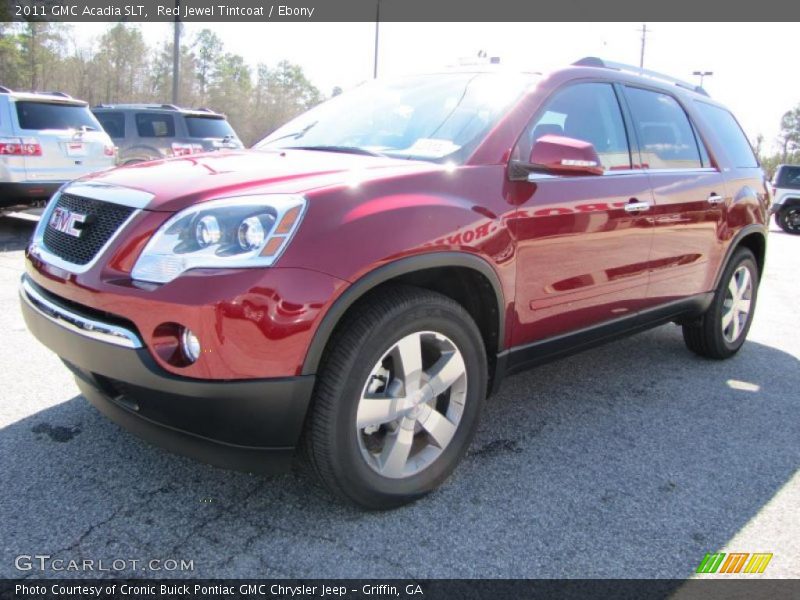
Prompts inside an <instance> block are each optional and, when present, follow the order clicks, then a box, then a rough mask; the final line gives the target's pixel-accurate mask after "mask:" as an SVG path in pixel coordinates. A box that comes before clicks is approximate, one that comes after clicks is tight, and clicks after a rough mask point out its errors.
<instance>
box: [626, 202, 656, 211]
mask: <svg viewBox="0 0 800 600" xmlns="http://www.w3.org/2000/svg"><path fill="white" fill-rule="evenodd" d="M648 208H650V203H649V202H628V203H627V204H626V205H625V212H639V211H641V210H647V209H648Z"/></svg>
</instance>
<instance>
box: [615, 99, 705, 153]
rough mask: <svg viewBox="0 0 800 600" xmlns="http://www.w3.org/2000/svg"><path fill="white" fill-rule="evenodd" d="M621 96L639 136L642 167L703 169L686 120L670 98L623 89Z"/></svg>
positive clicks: (690, 127) (692, 134)
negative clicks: (629, 110)
mask: <svg viewBox="0 0 800 600" xmlns="http://www.w3.org/2000/svg"><path fill="white" fill-rule="evenodd" d="M625 95H626V96H627V98H628V104H629V105H630V108H631V114H632V116H633V122H634V124H635V126H636V130H637V133H638V135H639V146H640V150H641V154H642V166H643V167H644V168H650V169H694V168H699V167H702V166H703V163H702V161H701V160H700V150H699V148H698V146H697V139H696V138H695V136H694V131H693V130H692V124H691V123H690V122H689V117H687V116H686V113H685V112H684V111H683V108H682V107H681V105H680V104H678V101H677V100H675V98H673V97H672V96H668V95H667V94H662V93H660V92H653V91H650V90H643V89H640V88H633V87H626V88H625Z"/></svg>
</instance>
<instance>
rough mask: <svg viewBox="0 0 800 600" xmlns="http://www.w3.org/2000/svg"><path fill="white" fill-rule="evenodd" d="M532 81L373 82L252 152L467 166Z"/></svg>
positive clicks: (464, 77)
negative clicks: (347, 154) (313, 152)
mask: <svg viewBox="0 0 800 600" xmlns="http://www.w3.org/2000/svg"><path fill="white" fill-rule="evenodd" d="M532 82H533V76H531V75H523V74H518V73H515V74H503V73H448V74H436V75H420V76H415V77H407V78H403V79H399V80H394V81H375V82H371V83H368V84H364V85H362V86H360V87H358V88H356V89H354V90H352V91H350V92H347V93H345V94H342V95H341V96H337V97H335V98H333V99H332V100H329V101H328V102H325V103H324V104H321V105H319V106H317V107H316V108H313V109H311V110H309V111H308V112H306V113H304V114H302V115H300V116H299V117H297V118H296V119H294V120H292V121H290V122H289V123H287V124H286V125H284V126H283V127H280V128H279V129H277V130H276V131H274V132H273V133H272V134H270V135H269V136H267V137H266V138H264V139H263V140H261V141H260V142H259V143H258V144H256V145H255V148H258V149H267V148H309V149H320V150H333V151H353V152H358V153H361V154H380V155H388V156H392V157H399V158H410V159H421V160H430V161H443V160H448V161H453V162H462V161H463V160H465V159H466V158H467V156H468V155H469V153H470V151H471V150H472V149H474V148H475V147H476V146H477V144H478V143H479V142H480V140H481V139H482V138H483V137H484V135H485V134H486V133H487V132H488V130H489V129H490V128H491V127H492V126H493V125H494V124H495V123H496V122H497V121H498V119H499V118H500V116H501V115H502V114H503V112H504V111H505V110H506V109H507V108H508V107H509V106H510V105H511V104H512V103H513V102H514V101H516V100H517V99H518V98H519V97H520V96H521V94H522V92H523V91H525V89H527V88H528V87H529V86H530V84H531V83H532Z"/></svg>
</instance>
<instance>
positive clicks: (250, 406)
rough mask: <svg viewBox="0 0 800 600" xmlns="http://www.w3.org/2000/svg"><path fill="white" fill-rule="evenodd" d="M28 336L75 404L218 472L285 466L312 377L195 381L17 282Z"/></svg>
mask: <svg viewBox="0 0 800 600" xmlns="http://www.w3.org/2000/svg"><path fill="white" fill-rule="evenodd" d="M20 296H21V300H22V302H21V304H22V313H23V316H24V318H25V322H26V323H27V325H28V328H29V329H30V331H31V332H32V333H33V334H34V335H35V336H36V338H37V339H38V340H39V341H40V342H42V343H43V344H44V345H45V346H47V347H48V348H50V349H51V350H53V351H54V352H55V353H56V354H57V355H58V356H59V357H60V358H61V359H62V360H63V361H64V363H65V364H66V365H67V366H68V367H69V368H70V369H71V370H72V371H73V373H74V374H75V376H76V381H77V383H78V387H79V388H80V390H81V392H82V393H83V394H84V396H85V397H86V398H87V399H88V400H89V401H90V402H91V403H92V404H94V405H95V406H96V407H97V408H98V409H99V410H100V411H101V412H103V413H104V414H105V415H106V416H108V417H109V418H111V419H112V420H113V421H115V422H116V423H118V424H119V425H121V426H122V427H124V428H126V429H128V430H130V431H131V432H133V433H134V434H136V435H138V436H139V437H142V438H144V439H145V440H147V441H150V442H152V443H154V444H157V445H159V446H163V447H165V448H166V449H168V450H171V451H173V452H176V453H178V454H183V455H186V456H190V457H193V458H196V459H198V460H201V461H203V462H208V463H211V464H214V465H217V466H221V467H225V468H232V469H237V470H243V471H251V472H259V473H272V472H276V471H281V470H283V469H285V468H286V467H288V465H289V463H290V461H291V458H292V455H293V454H294V449H295V446H296V445H297V442H298V439H299V437H300V433H301V430H302V427H303V422H304V420H305V415H306V411H307V409H308V405H309V401H310V398H311V392H312V389H313V386H314V376H313V375H309V376H298V377H285V378H275V379H247V380H224V381H220V380H200V379H193V378H187V377H180V376H178V375H174V374H172V373H169V372H167V371H165V370H164V369H162V368H161V367H160V366H159V365H158V364H156V362H155V361H154V360H153V358H152V356H151V355H150V353H149V351H148V350H147V349H146V348H144V347H143V345H142V343H141V340H140V339H139V337H138V335H137V334H136V332H135V331H132V330H129V329H127V328H125V327H124V324H122V325H120V324H119V323H103V322H98V321H97V318H96V317H95V316H93V315H87V314H82V313H81V312H80V310H79V309H76V308H75V307H74V306H71V305H68V304H66V303H60V302H59V299H58V298H57V297H54V296H53V295H52V294H49V293H47V292H46V291H45V290H43V289H42V288H40V287H39V286H37V285H36V284H35V283H33V282H32V281H31V280H30V278H29V277H27V276H23V279H22V285H21V287H20Z"/></svg>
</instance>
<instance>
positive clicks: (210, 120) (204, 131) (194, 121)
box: [186, 117, 236, 138]
mask: <svg viewBox="0 0 800 600" xmlns="http://www.w3.org/2000/svg"><path fill="white" fill-rule="evenodd" d="M186 127H187V128H188V129H189V137H196V138H224V137H227V136H235V135H236V134H235V133H234V132H233V128H232V127H231V126H230V125H229V124H228V122H227V121H226V120H225V119H220V118H217V117H186Z"/></svg>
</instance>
